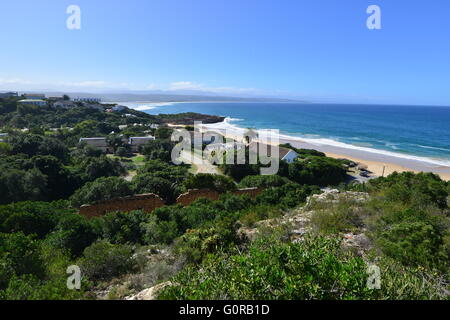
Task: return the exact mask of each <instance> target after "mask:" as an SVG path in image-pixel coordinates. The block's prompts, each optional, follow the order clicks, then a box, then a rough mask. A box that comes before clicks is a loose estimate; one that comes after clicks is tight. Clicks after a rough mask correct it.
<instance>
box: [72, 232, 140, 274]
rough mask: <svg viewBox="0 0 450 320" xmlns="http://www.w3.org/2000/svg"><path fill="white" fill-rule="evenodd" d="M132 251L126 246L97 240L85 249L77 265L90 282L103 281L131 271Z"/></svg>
mask: <svg viewBox="0 0 450 320" xmlns="http://www.w3.org/2000/svg"><path fill="white" fill-rule="evenodd" d="M132 253H133V251H132V249H131V247H130V246H128V245H121V244H111V243H109V242H108V241H106V240H99V241H97V242H95V243H93V244H92V245H91V246H89V247H87V248H86V249H85V250H84V252H83V258H81V259H80V261H79V263H80V266H81V272H82V274H83V275H85V276H87V277H88V278H89V279H91V280H105V279H110V278H112V277H115V276H118V275H121V274H124V273H127V272H130V271H132V270H133V267H134V261H133V259H132Z"/></svg>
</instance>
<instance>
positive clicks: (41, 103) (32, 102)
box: [18, 99, 47, 107]
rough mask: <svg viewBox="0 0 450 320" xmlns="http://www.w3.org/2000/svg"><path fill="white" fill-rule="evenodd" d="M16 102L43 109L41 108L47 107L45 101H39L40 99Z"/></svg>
mask: <svg viewBox="0 0 450 320" xmlns="http://www.w3.org/2000/svg"><path fill="white" fill-rule="evenodd" d="M18 102H19V103H21V104H26V105H33V106H38V107H43V106H46V105H47V102H46V101H44V100H40V99H24V100H19V101H18Z"/></svg>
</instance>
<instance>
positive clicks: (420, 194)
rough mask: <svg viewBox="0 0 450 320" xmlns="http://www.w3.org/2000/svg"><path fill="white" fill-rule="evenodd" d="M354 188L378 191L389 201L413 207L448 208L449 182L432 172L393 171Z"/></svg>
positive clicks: (372, 191) (371, 191)
mask: <svg viewBox="0 0 450 320" xmlns="http://www.w3.org/2000/svg"><path fill="white" fill-rule="evenodd" d="M354 189H355V190H361V191H368V192H370V193H380V195H382V196H384V197H386V199H387V200H389V201H400V202H402V203H405V204H408V205H412V206H415V207H423V206H424V205H425V206H427V205H434V206H437V207H438V208H441V209H445V208H448V204H447V197H448V195H449V183H448V182H445V181H443V180H442V179H441V178H440V177H439V176H437V175H435V174H433V173H424V172H421V173H417V174H415V173H412V172H402V173H397V172H394V173H393V174H390V175H389V176H387V177H385V178H383V177H380V178H377V179H373V180H370V182H368V183H366V184H364V185H355V186H354Z"/></svg>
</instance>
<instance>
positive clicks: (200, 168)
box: [179, 151, 221, 174]
mask: <svg viewBox="0 0 450 320" xmlns="http://www.w3.org/2000/svg"><path fill="white" fill-rule="evenodd" d="M179 159H180V160H181V161H183V162H184V163H186V164H191V161H192V160H194V166H193V167H194V168H195V172H194V173H195V174H197V173H212V174H221V173H220V171H219V168H218V167H217V166H215V165H213V164H211V163H210V162H209V161H206V160H203V159H202V158H201V157H200V156H199V155H197V154H195V153H192V152H189V151H182V152H181V154H180V158H179Z"/></svg>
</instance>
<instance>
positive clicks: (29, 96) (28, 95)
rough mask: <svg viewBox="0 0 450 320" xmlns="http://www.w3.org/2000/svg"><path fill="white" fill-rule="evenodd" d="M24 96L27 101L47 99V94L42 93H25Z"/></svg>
mask: <svg viewBox="0 0 450 320" xmlns="http://www.w3.org/2000/svg"><path fill="white" fill-rule="evenodd" d="M23 96H24V98H25V99H26V100H43V99H45V94H42V93H24V94H23Z"/></svg>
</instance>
